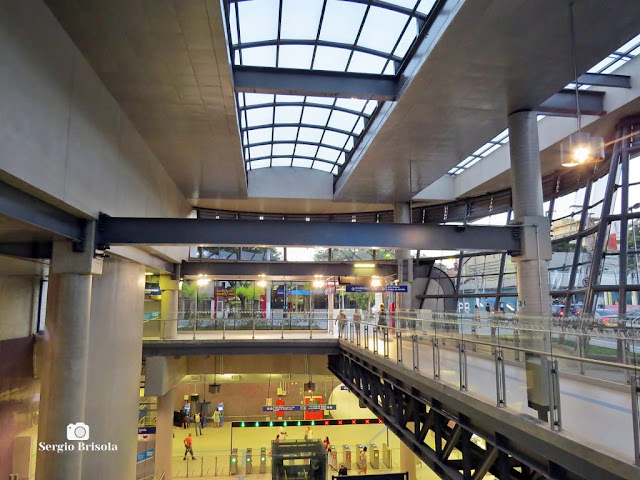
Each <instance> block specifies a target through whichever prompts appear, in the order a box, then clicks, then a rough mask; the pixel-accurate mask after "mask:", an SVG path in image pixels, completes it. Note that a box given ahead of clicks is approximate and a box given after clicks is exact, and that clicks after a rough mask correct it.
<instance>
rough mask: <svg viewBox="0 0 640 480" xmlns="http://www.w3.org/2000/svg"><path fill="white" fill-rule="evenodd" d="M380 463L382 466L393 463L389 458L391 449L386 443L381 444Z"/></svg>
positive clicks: (389, 466) (389, 465)
mask: <svg viewBox="0 0 640 480" xmlns="http://www.w3.org/2000/svg"><path fill="white" fill-rule="evenodd" d="M382 463H384V466H385V467H387V468H391V465H392V464H393V462H392V460H391V449H390V448H389V445H387V444H386V443H383V444H382Z"/></svg>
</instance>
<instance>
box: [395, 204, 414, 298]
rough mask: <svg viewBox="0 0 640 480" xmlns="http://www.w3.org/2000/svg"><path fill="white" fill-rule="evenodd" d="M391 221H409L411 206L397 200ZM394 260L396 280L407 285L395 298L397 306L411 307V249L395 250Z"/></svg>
mask: <svg viewBox="0 0 640 480" xmlns="http://www.w3.org/2000/svg"><path fill="white" fill-rule="evenodd" d="M393 221H394V223H411V206H410V205H409V204H408V203H403V202H399V203H396V204H395V205H394V208H393ZM396 260H397V262H398V281H399V284H400V285H406V286H407V290H408V291H407V293H398V294H396V298H397V299H398V304H397V307H398V308H400V309H402V310H409V309H411V296H412V295H411V283H412V282H411V280H412V277H413V275H412V274H413V272H412V269H413V264H412V261H411V251H410V250H406V249H402V250H400V249H397V250H396ZM404 260H407V265H408V268H409V270H410V271H408V272H406V273H407V278H408V281H406V282H405V281H404V276H405V269H404V266H403V265H404Z"/></svg>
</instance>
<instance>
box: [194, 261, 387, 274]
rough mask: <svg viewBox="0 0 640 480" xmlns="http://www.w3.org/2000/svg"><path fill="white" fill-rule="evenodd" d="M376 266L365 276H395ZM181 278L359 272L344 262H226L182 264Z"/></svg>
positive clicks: (377, 264) (383, 265) (360, 271)
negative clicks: (191, 276) (183, 276)
mask: <svg viewBox="0 0 640 480" xmlns="http://www.w3.org/2000/svg"><path fill="white" fill-rule="evenodd" d="M373 263H375V264H376V266H375V267H374V268H368V269H366V272H367V275H370V274H371V275H378V276H381V277H387V276H390V275H394V274H395V273H397V270H398V269H397V267H396V265H395V263H394V264H382V263H378V262H373ZM182 274H183V275H200V274H203V275H213V276H219V275H235V276H243V275H249V276H255V277H257V276H258V275H262V274H264V275H268V276H311V275H322V276H323V277H337V276H342V277H345V276H354V275H362V269H361V268H355V267H354V266H353V263H344V262H253V261H241V262H227V261H208V260H203V261H191V262H184V263H183V264H182Z"/></svg>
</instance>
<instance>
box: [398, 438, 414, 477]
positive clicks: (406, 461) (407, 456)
mask: <svg viewBox="0 0 640 480" xmlns="http://www.w3.org/2000/svg"><path fill="white" fill-rule="evenodd" d="M417 458H418V457H416V454H415V453H413V452H412V451H411V449H410V448H409V447H407V446H406V445H405V444H404V442H403V441H400V472H407V473H408V474H409V480H416V459H417Z"/></svg>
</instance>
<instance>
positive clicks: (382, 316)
mask: <svg viewBox="0 0 640 480" xmlns="http://www.w3.org/2000/svg"><path fill="white" fill-rule="evenodd" d="M378 325H382V326H386V325H387V312H386V311H385V309H384V303H381V304H380V309H379V310H378Z"/></svg>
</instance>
